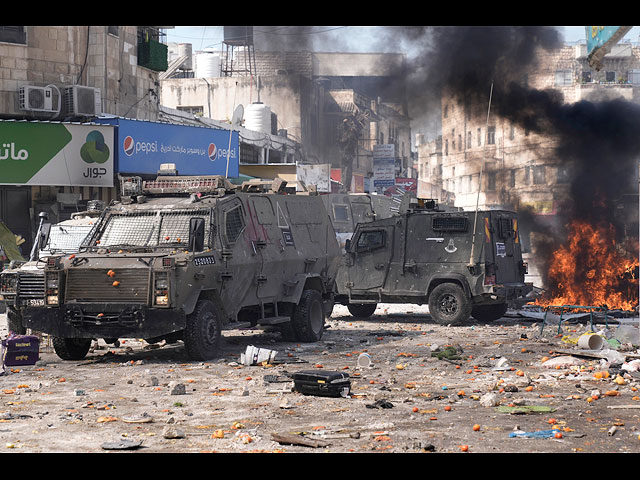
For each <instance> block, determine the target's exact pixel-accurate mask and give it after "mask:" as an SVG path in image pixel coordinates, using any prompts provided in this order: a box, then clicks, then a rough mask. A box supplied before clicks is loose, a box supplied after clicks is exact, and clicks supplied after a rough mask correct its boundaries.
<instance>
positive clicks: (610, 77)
mask: <svg viewBox="0 0 640 480" xmlns="http://www.w3.org/2000/svg"><path fill="white" fill-rule="evenodd" d="M604 79H605V82H607V83H615V81H616V72H604Z"/></svg>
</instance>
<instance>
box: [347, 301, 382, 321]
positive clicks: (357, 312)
mask: <svg viewBox="0 0 640 480" xmlns="http://www.w3.org/2000/svg"><path fill="white" fill-rule="evenodd" d="M376 308H378V304H377V303H350V304H349V305H347V309H348V310H349V313H350V314H351V315H353V316H354V317H356V318H369V317H370V316H371V315H373V314H374V313H375V311H376Z"/></svg>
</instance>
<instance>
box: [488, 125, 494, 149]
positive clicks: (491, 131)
mask: <svg viewBox="0 0 640 480" xmlns="http://www.w3.org/2000/svg"><path fill="white" fill-rule="evenodd" d="M487 143H488V144H489V145H495V144H496V127H489V130H488V132H487Z"/></svg>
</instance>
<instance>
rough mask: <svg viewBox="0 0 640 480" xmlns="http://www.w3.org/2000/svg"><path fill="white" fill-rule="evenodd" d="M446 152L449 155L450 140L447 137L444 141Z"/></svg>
mask: <svg viewBox="0 0 640 480" xmlns="http://www.w3.org/2000/svg"><path fill="white" fill-rule="evenodd" d="M444 154H445V155H449V140H448V139H445V141H444Z"/></svg>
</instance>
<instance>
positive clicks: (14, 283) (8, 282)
mask: <svg viewBox="0 0 640 480" xmlns="http://www.w3.org/2000/svg"><path fill="white" fill-rule="evenodd" d="M17 291H18V275H16V274H15V273H3V274H2V275H0V294H8V295H15V294H16V293H17Z"/></svg>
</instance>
